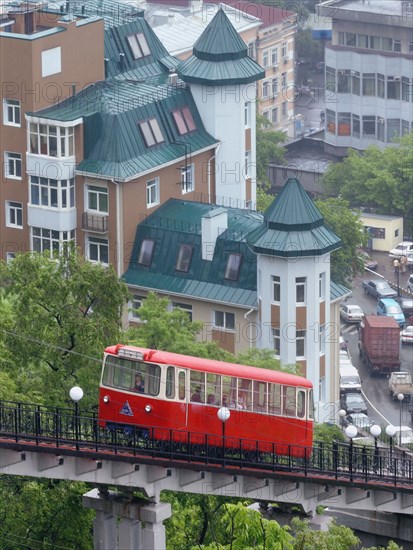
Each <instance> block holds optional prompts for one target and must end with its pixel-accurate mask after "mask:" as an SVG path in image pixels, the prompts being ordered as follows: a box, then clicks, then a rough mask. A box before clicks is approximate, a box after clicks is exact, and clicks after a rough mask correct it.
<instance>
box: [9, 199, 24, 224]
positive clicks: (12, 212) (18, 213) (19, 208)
mask: <svg viewBox="0 0 413 550" xmlns="http://www.w3.org/2000/svg"><path fill="white" fill-rule="evenodd" d="M19 217H20V220H19ZM6 226H7V227H14V228H17V229H23V204H22V203H21V202H15V201H6Z"/></svg>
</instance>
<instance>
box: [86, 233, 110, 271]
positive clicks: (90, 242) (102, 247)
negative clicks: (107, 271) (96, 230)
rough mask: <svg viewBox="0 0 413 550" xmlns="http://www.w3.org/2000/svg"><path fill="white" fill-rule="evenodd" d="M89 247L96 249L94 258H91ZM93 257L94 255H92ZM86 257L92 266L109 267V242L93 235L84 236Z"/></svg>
mask: <svg viewBox="0 0 413 550" xmlns="http://www.w3.org/2000/svg"><path fill="white" fill-rule="evenodd" d="M91 247H95V248H96V257H95V258H92V254H91ZM93 255H95V254H93ZM86 257H87V259H88V260H89V262H91V263H94V264H102V265H109V241H108V239H102V237H95V236H94V235H87V236H86Z"/></svg>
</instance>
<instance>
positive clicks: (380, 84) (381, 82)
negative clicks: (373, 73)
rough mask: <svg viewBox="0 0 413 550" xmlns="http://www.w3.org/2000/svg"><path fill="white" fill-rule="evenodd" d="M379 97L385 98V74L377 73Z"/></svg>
mask: <svg viewBox="0 0 413 550" xmlns="http://www.w3.org/2000/svg"><path fill="white" fill-rule="evenodd" d="M377 97H381V98H383V99H384V98H385V97H386V91H385V86H384V74H380V73H377Z"/></svg>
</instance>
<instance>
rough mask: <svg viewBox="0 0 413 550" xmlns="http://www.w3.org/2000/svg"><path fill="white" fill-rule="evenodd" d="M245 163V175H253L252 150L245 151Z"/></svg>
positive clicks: (248, 176)
mask: <svg viewBox="0 0 413 550" xmlns="http://www.w3.org/2000/svg"><path fill="white" fill-rule="evenodd" d="M244 159H245V164H244V177H245V178H250V177H251V151H245V155H244Z"/></svg>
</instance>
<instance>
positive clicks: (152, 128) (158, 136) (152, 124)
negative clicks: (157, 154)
mask: <svg viewBox="0 0 413 550" xmlns="http://www.w3.org/2000/svg"><path fill="white" fill-rule="evenodd" d="M139 127H140V129H141V132H142V135H143V139H144V140H145V143H146V145H147V147H152V146H153V145H156V144H158V143H162V142H163V141H164V137H163V135H162V131H161V129H160V127H159V123H158V121H157V120H156V118H150V119H149V120H145V121H143V122H140V123H139Z"/></svg>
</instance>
